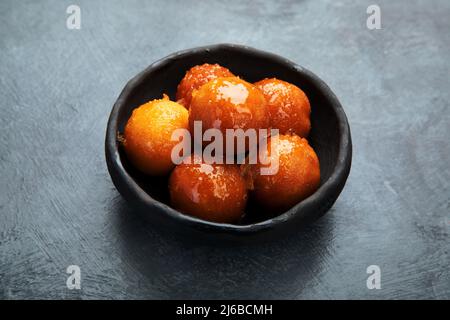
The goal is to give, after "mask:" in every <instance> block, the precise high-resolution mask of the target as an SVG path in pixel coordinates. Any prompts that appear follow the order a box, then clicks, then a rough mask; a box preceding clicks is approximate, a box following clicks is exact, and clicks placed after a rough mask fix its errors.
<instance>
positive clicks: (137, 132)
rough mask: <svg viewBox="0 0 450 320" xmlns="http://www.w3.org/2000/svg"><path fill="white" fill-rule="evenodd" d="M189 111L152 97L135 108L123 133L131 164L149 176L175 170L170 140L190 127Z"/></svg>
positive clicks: (165, 100) (172, 145)
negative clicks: (178, 131) (180, 131)
mask: <svg viewBox="0 0 450 320" xmlns="http://www.w3.org/2000/svg"><path fill="white" fill-rule="evenodd" d="M188 119H189V113H188V111H187V110H186V109H185V108H184V107H183V106H182V105H180V104H178V103H176V102H173V101H170V100H169V98H168V97H167V96H166V95H165V96H164V98H163V99H157V100H152V101H150V102H147V103H145V104H143V105H141V106H140V107H139V108H137V109H135V110H133V113H132V115H131V117H130V119H128V122H127V124H126V126H125V132H124V136H123V138H124V142H123V144H124V148H125V152H126V154H127V156H128V158H129V160H130V161H131V163H132V164H133V165H134V166H135V167H137V168H138V169H139V170H141V171H142V172H144V173H146V174H149V175H158V176H160V175H165V174H168V173H169V172H170V170H172V169H173V167H174V164H173V162H172V158H171V153H172V148H173V147H174V146H175V145H176V144H177V143H178V141H171V137H172V133H173V131H174V130H176V129H180V128H184V129H187V128H188Z"/></svg>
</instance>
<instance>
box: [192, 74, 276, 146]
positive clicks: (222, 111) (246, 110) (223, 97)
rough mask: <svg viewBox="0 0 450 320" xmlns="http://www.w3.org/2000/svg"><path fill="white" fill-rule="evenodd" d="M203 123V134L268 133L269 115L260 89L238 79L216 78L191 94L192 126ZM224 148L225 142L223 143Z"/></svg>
mask: <svg viewBox="0 0 450 320" xmlns="http://www.w3.org/2000/svg"><path fill="white" fill-rule="evenodd" d="M194 121H202V128H203V131H205V130H206V129H210V128H216V129H220V130H221V131H222V133H223V135H224V136H225V133H226V129H243V130H244V131H245V130H247V129H255V130H258V129H267V128H268V127H269V112H268V109H267V105H266V99H265V98H264V95H263V94H262V92H261V91H260V90H258V88H256V87H255V86H254V85H252V84H251V83H248V82H246V81H244V80H242V79H239V78H238V77H228V78H217V79H214V80H211V81H210V82H208V83H206V84H204V85H203V86H201V87H200V88H199V89H198V90H194V92H193V93H192V101H191V108H190V110H189V126H190V128H191V132H193V128H194ZM224 146H225V142H224Z"/></svg>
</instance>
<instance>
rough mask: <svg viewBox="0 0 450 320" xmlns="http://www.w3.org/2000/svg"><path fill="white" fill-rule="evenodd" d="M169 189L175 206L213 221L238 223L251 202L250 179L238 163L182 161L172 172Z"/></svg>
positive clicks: (187, 212) (182, 210)
mask: <svg viewBox="0 0 450 320" xmlns="http://www.w3.org/2000/svg"><path fill="white" fill-rule="evenodd" d="M169 191H170V199H171V203H172V205H173V206H174V208H176V209H178V210H180V211H181V212H184V213H186V214H189V215H192V216H195V217H197V218H200V219H204V220H208V221H213V222H222V223H233V222H237V221H238V220H239V219H240V218H241V216H242V215H243V213H244V208H245V205H246V202H247V185H246V181H245V179H244V178H243V177H242V175H241V171H240V168H239V167H238V166H237V165H228V164H206V163H204V162H203V161H199V163H198V164H196V163H194V162H193V161H192V162H191V163H190V164H186V163H182V164H180V165H178V166H176V167H175V169H174V170H173V171H172V174H171V175H170V179H169Z"/></svg>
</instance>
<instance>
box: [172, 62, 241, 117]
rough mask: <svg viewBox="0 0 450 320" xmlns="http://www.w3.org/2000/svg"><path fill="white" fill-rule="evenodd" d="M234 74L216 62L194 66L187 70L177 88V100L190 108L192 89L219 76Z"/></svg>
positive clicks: (231, 75)
mask: <svg viewBox="0 0 450 320" xmlns="http://www.w3.org/2000/svg"><path fill="white" fill-rule="evenodd" d="M233 76H234V75H233V74H232V73H231V72H230V70H228V69H227V68H225V67H222V66H220V65H218V64H217V63H216V64H208V63H205V64H202V65H198V66H195V67H192V68H191V69H189V70H188V71H187V72H186V75H185V76H184V78H183V79H182V80H181V82H180V84H179V85H178V88H177V100H178V102H179V103H181V104H182V105H184V106H185V107H186V108H188V109H189V105H190V103H191V96H192V91H193V90H194V89H198V88H200V87H201V86H202V85H204V84H205V83H207V82H208V81H211V80H213V79H216V78H219V77H233Z"/></svg>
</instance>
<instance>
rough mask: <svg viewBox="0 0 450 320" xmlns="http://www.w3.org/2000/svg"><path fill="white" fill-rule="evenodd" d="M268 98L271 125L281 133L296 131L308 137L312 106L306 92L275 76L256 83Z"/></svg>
mask: <svg viewBox="0 0 450 320" xmlns="http://www.w3.org/2000/svg"><path fill="white" fill-rule="evenodd" d="M255 86H257V87H258V88H259V89H260V90H261V91H262V92H263V94H264V96H265V97H266V100H267V104H268V108H269V113H270V119H271V126H272V128H276V129H278V130H280V133H281V134H286V133H288V132H292V133H295V134H297V135H299V136H300V137H305V138H306V137H307V136H308V134H309V130H310V129H311V121H310V114H311V106H310V104H309V100H308V97H307V96H306V94H305V93H304V92H303V91H302V90H301V89H300V88H299V87H297V86H295V85H293V84H291V83H289V82H286V81H282V80H278V79H275V78H272V79H264V80H261V81H259V82H256V83H255Z"/></svg>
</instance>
